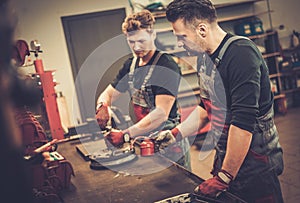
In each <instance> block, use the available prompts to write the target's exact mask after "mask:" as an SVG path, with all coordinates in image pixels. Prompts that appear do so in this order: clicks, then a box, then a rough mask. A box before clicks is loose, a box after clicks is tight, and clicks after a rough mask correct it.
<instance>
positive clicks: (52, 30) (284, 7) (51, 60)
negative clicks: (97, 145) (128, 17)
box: [13, 0, 300, 124]
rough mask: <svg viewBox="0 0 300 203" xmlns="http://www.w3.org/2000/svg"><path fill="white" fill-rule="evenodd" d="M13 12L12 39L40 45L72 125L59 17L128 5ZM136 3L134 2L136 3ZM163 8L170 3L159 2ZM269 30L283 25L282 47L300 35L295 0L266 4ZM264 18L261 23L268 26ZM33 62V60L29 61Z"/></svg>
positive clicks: (34, 0)
mask: <svg viewBox="0 0 300 203" xmlns="http://www.w3.org/2000/svg"><path fill="white" fill-rule="evenodd" d="M13 2H14V3H15V8H16V9H15V11H16V13H17V16H18V24H17V28H16V36H15V38H16V39H24V40H26V41H27V42H28V43H30V41H31V40H34V39H37V40H38V41H39V42H40V43H41V48H42V50H43V51H44V53H43V54H42V55H41V57H42V59H43V63H44V66H45V70H53V69H55V70H57V71H56V74H55V79H56V80H57V82H58V83H59V85H58V86H57V87H56V90H57V91H62V93H63V94H64V95H65V97H66V101H67V104H68V109H69V110H68V112H70V114H71V115H70V118H71V123H73V124H75V123H76V122H77V120H80V113H79V108H78V103H77V99H76V94H75V91H74V90H75V88H74V80H73V76H72V71H71V65H70V60H69V56H68V50H67V45H66V40H65V36H64V31H63V27H62V23H61V17H62V16H69V15H76V14H84V13H91V12H98V11H105V10H111V9H116V8H123V7H125V8H126V11H127V13H129V12H130V6H129V2H128V1H127V0H88V1H80V0H72V1H71V0H64V1H61V0H51V1H40V0H26V1H24V0H14V1H13ZM136 2H137V0H136ZM138 2H140V3H143V4H147V2H148V3H152V2H154V1H153V0H141V1H138ZM162 2H163V3H164V4H167V3H169V2H170V0H163V1H162ZM224 2H230V0H213V3H215V4H216V3H224ZM270 5H271V10H274V12H273V13H271V16H272V22H273V27H274V28H278V27H279V25H282V24H283V25H284V26H285V29H283V30H281V31H279V36H280V38H281V39H282V46H283V47H284V48H285V47H288V46H289V35H290V34H291V32H292V30H294V29H295V30H297V31H300V24H299V22H297V21H298V19H299V17H298V10H299V1H298V0H285V2H284V4H283V3H282V1H281V0H270ZM267 17H268V16H267V15H266V16H263V17H262V19H263V21H264V22H265V21H266V23H267V22H268V21H267V20H268V18H267ZM31 58H32V60H34V57H33V56H32V57H31ZM24 70H25V71H26V72H34V67H33V66H29V67H26V68H24Z"/></svg>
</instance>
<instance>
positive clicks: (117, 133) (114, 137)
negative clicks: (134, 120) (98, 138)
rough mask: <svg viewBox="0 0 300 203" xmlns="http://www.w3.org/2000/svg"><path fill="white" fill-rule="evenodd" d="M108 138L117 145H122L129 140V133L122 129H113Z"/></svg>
mask: <svg viewBox="0 0 300 203" xmlns="http://www.w3.org/2000/svg"><path fill="white" fill-rule="evenodd" d="M106 139H107V140H108V141H109V142H110V143H111V144H112V145H113V146H115V147H120V146H122V145H123V144H124V142H129V134H128V133H126V132H123V131H121V130H116V129H112V130H111V131H110V133H109V134H108V135H106Z"/></svg>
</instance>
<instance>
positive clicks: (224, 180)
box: [194, 170, 233, 197]
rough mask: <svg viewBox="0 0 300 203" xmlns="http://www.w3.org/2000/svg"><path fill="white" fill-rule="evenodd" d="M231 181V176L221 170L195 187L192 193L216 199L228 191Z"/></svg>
mask: <svg viewBox="0 0 300 203" xmlns="http://www.w3.org/2000/svg"><path fill="white" fill-rule="evenodd" d="M232 180H233V176H232V175H231V174H230V173H228V172H226V171H225V170H221V171H220V172H219V173H218V174H217V175H216V176H214V177H213V178H210V179H208V180H206V181H204V182H203V183H201V184H200V185H199V186H197V187H196V188H195V190H194V192H195V193H199V194H204V195H208V196H211V197H217V196H219V195H220V194H221V193H222V192H224V191H226V190H227V189H228V187H229V184H230V182H231V181H232Z"/></svg>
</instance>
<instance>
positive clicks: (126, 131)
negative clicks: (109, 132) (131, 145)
mask: <svg viewBox="0 0 300 203" xmlns="http://www.w3.org/2000/svg"><path fill="white" fill-rule="evenodd" d="M123 134H124V135H123V139H124V142H129V141H130V134H129V131H128V130H124V131H123Z"/></svg>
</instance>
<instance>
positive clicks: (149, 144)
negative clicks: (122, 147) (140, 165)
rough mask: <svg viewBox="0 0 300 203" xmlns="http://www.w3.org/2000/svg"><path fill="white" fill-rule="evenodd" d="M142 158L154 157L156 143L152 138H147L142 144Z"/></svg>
mask: <svg viewBox="0 0 300 203" xmlns="http://www.w3.org/2000/svg"><path fill="white" fill-rule="evenodd" d="M140 149H141V156H152V155H153V154H154V143H153V141H152V140H151V139H150V138H145V139H144V140H143V142H142V143H141V144H140Z"/></svg>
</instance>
